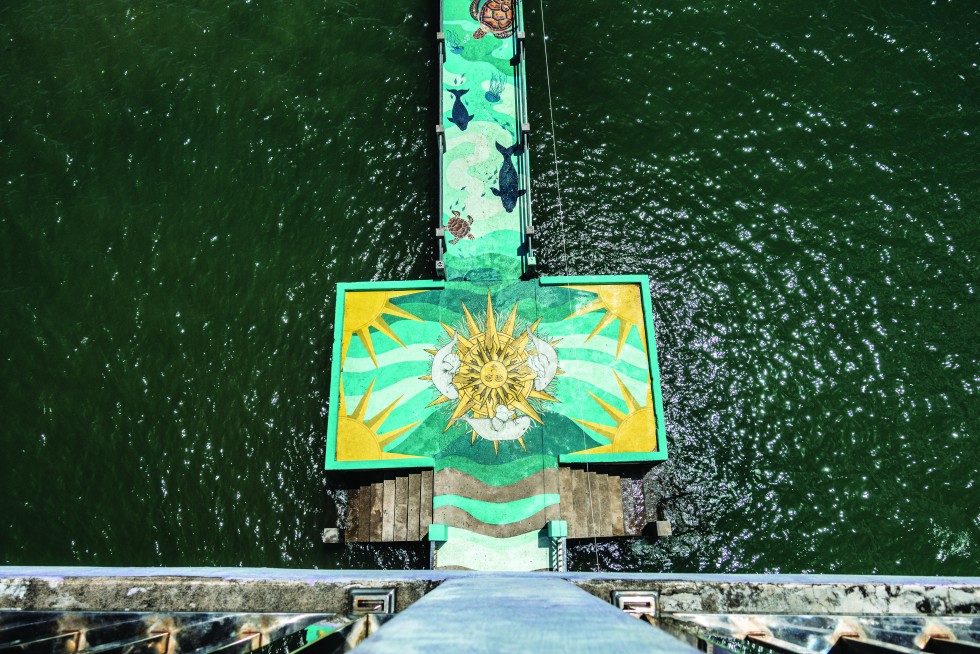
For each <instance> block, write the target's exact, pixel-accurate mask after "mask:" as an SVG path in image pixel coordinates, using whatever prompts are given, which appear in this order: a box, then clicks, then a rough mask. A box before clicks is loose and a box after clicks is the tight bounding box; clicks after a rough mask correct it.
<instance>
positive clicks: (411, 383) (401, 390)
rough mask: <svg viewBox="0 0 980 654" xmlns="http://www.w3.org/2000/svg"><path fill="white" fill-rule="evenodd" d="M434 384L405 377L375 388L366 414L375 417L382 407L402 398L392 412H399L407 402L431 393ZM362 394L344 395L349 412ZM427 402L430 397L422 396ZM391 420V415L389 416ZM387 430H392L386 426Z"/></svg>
mask: <svg viewBox="0 0 980 654" xmlns="http://www.w3.org/2000/svg"><path fill="white" fill-rule="evenodd" d="M432 390H433V389H432V384H431V383H429V382H428V381H425V380H423V379H412V378H409V379H403V380H400V381H397V382H395V383H393V384H391V385H390V386H386V387H385V388H381V389H379V388H374V389H373V390H372V391H371V400H370V401H369V402H368V407H367V413H366V414H365V415H366V416H367V417H368V418H372V417H374V416H375V415H376V414H377V413H379V412H380V411H381V410H382V409H384V408H385V407H387V406H388V405H389V404H391V403H392V402H394V401H395V400H397V399H398V398H399V397H400V398H401V402H399V403H398V408H396V409H395V412H394V413H393V414H392V415H394V414H396V413H398V411H399V409H400V408H401V407H403V406H404V405H406V404H409V403H410V402H411V401H412V400H414V399H415V398H416V397H418V396H419V395H420V394H421V393H430V392H431V391H432ZM362 397H364V396H363V394H362V395H347V396H345V397H344V403H345V404H346V405H347V412H348V413H352V412H353V411H354V407H356V406H357V403H358V402H360V401H361V398H362ZM422 399H423V400H424V401H425V403H426V404H428V403H429V400H428V398H422ZM389 420H390V416H389ZM385 429H386V430H388V431H390V430H389V429H387V427H385Z"/></svg>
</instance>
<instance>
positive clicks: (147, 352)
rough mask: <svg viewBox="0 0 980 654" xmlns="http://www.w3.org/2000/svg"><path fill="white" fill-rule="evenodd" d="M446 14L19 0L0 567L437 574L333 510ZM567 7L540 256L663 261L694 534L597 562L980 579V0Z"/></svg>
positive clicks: (5, 34)
mask: <svg viewBox="0 0 980 654" xmlns="http://www.w3.org/2000/svg"><path fill="white" fill-rule="evenodd" d="M434 4H435V3H431V2H427V1H423V0H408V1H406V2H400V3H354V2H343V3H335V2H319V3H314V2H308V1H304V0H299V1H297V2H294V3H274V2H270V1H268V0H251V2H247V1H245V0H241V1H237V2H227V1H226V2H223V3H217V2H207V1H205V2H199V3H193V4H192V5H188V4H187V3H176V2H162V1H160V0H151V1H148V2H144V3H135V4H134V3H129V2H123V1H121V0H92V1H90V2H74V1H71V2H54V1H52V0H34V1H33V2H27V1H26V0H7V1H6V2H4V3H3V4H0V339H2V343H3V349H2V351H0V354H2V356H0V380H2V381H0V384H2V387H0V397H2V400H0V402H2V403H0V410H2V414H0V415H2V423H0V425H2V436H0V446H2V452H3V455H4V457H5V459H6V468H5V471H4V473H3V474H2V475H0V534H2V535H0V563H4V564H84V565H89V564H93V565H94V564H98V565H248V566H291V567H301V566H302V567H307V566H317V567H375V566H384V567H406V566H422V565H424V560H423V557H422V555H421V552H420V551H417V550H403V549H398V548H390V547H375V548H369V547H367V546H350V547H347V548H334V549H327V548H325V547H324V546H323V545H322V544H320V543H319V542H318V541H319V536H318V534H319V531H320V529H322V528H323V527H324V526H328V525H329V524H332V522H333V520H334V516H333V511H334V508H333V507H334V499H335V498H333V497H332V496H331V495H330V494H329V493H328V492H327V490H326V488H327V480H326V478H325V475H324V473H323V472H321V470H320V467H321V462H322V459H323V448H324V433H325V428H326V413H327V410H328V406H327V388H328V384H329V370H330V365H329V364H330V360H329V357H330V353H329V344H330V342H331V335H332V331H333V324H332V319H333V310H334V284H335V283H336V282H338V281H357V280H370V279H419V278H422V277H425V276H427V275H429V274H430V270H431V268H432V264H431V243H430V236H429V234H430V233H431V228H432V221H433V220H434V218H433V217H434V215H435V211H436V196H435V193H436V177H435V175H436V158H435V152H434V143H433V140H434V138H433V134H432V132H433V130H432V126H433V125H434V124H435V122H436V120H437V116H436V109H435V102H436V68H435V65H434V59H433V54H434V51H433V48H432V45H431V41H432V38H433V33H434V31H435V28H434V26H435V23H436V21H437V16H436V9H435V7H434V6H433V5H434ZM545 9H546V18H547V22H548V32H549V55H550V58H551V66H550V68H551V82H552V90H553V96H554V97H553V99H554V103H555V104H554V107H555V120H556V124H557V155H558V165H559V172H560V179H561V182H562V207H563V209H564V211H563V217H562V216H561V215H560V214H559V211H558V193H557V186H556V176H555V173H554V170H553V168H552V166H553V162H552V151H551V144H550V143H551V142H550V123H549V114H548V95H547V91H546V85H545V69H544V65H543V51H542V40H541V28H540V22H539V21H540V12H539V11H538V8H537V5H536V3H535V2H531V3H530V4H529V5H528V6H527V10H526V14H527V19H528V25H527V30H528V38H529V53H528V57H529V67H528V74H529V93H530V99H529V104H530V107H531V110H532V115H531V120H532V124H533V127H534V129H535V130H536V131H535V132H534V134H533V135H532V136H533V140H532V151H531V165H532V176H533V186H532V192H533V194H534V207H533V210H534V213H535V215H536V221H537V224H538V228H539V231H540V238H539V240H538V248H539V258H540V260H541V264H542V269H543V272H545V273H564V272H566V271H567V272H568V273H571V274H615V273H644V274H647V275H649V276H650V277H651V279H652V290H653V298H654V313H655V315H656V320H657V336H658V349H659V351H660V368H661V372H662V383H663V395H664V405H665V411H666V419H667V428H668V443H669V448H670V453H671V459H670V461H669V462H668V463H667V464H666V465H664V466H661V467H660V468H658V469H657V470H656V471H655V472H654V474H653V475H652V476H651V480H650V483H649V484H648V490H649V494H650V498H649V499H650V500H651V502H652V501H656V500H659V501H660V502H661V505H662V507H663V510H664V511H665V512H666V514H667V515H668V516H669V517H670V518H671V520H672V521H673V523H674V528H675V534H676V535H675V536H674V537H673V538H671V539H670V540H667V541H660V542H658V543H646V542H644V541H639V540H637V541H626V542H624V543H620V544H602V543H600V544H599V547H598V548H596V547H594V546H592V545H583V546H579V547H577V548H575V549H574V551H573V553H572V554H573V557H572V562H573V564H574V565H575V566H576V567H578V568H580V569H591V568H593V567H595V566H596V564H597V563H596V562H597V560H598V565H600V566H602V567H604V568H609V569H619V570H670V571H685V570H687V571H727V572H775V571H780V572H845V573H857V572H861V573H872V572H875V573H908V574H951V575H952V574H959V575H965V574H975V573H976V571H977V569H978V564H977V560H976V559H977V552H978V551H980V489H978V488H977V487H976V486H977V482H978V480H980V470H978V469H980V454H978V451H977V448H978V443H977V439H978V431H980V430H978V425H980V410H978V403H977V391H978V388H980V365H978V362H980V346H978V344H977V338H976V330H977V326H978V324H980V308H978V302H977V298H976V286H977V282H978V273H977V257H978V256H980V227H978V225H980V223H978V209H980V187H978V184H977V168H978V156H977V152H978V148H977V136H976V132H977V130H978V128H980V120H978V119H980V92H978V66H980V50H978V41H977V34H980V9H978V8H977V6H976V4H975V3H973V2H971V1H969V0H953V1H948V2H935V3H927V2H920V1H913V0H896V1H894V2H889V3H844V2H830V3H823V4H820V3H817V4H814V3H803V2H798V1H795V2H790V1H788V0H786V1H780V2H769V3H761V2H758V3H727V4H726V3H722V2H705V3H699V4H691V3H689V2H673V1H668V2H664V3H656V4H654V3H646V4H643V3H638V2H632V3H615V4H610V3H608V2H600V1H599V0H591V1H583V2H577V3H560V4H558V3H552V2H548V3H547V4H546V7H545ZM597 555H598V556H597Z"/></svg>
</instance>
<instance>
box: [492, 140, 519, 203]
mask: <svg viewBox="0 0 980 654" xmlns="http://www.w3.org/2000/svg"><path fill="white" fill-rule="evenodd" d="M497 152H499V153H500V154H502V155H504V163H503V164H502V165H501V166H500V174H499V175H498V177H497V185H498V186H499V187H500V188H491V189H490V191H491V192H492V193H493V194H494V195H496V196H497V197H498V198H500V201H501V202H502V203H503V205H504V209H506V210H507V213H510V212H512V211H513V210H514V207H516V206H517V199H518V198H520V197H521V196H522V195H524V194H525V193H527V190H523V191H521V190H518V188H517V169H516V168H514V162H512V161H511V160H510V158H511V157H512V156H514V155H515V154H522V153H523V152H524V147H523V146H522V145H521V144H520V143H515V144H514V145H513V146H512V147H509V148H505V147H504V146H502V145H500V144H499V143H498V144H497Z"/></svg>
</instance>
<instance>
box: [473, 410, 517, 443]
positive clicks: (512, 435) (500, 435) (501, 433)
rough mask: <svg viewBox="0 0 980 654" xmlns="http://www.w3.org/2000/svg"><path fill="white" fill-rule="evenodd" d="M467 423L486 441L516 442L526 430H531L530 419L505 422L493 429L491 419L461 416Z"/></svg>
mask: <svg viewBox="0 0 980 654" xmlns="http://www.w3.org/2000/svg"><path fill="white" fill-rule="evenodd" d="M460 420H462V421H463V422H465V423H467V424H468V425H469V426H470V427H471V428H472V429H473V431H475V432H476V433H477V435H478V436H480V437H482V438H485V439H487V440H488V441H494V442H497V441H517V440H521V439H522V438H523V437H524V434H526V433H527V430H528V429H530V428H531V419H530V418H528V417H527V416H521V417H520V418H517V419H514V420H507V421H506V422H504V423H503V424H502V425H501V427H500V429H494V427H493V419H492V418H470V417H469V416H463V417H462V418H460Z"/></svg>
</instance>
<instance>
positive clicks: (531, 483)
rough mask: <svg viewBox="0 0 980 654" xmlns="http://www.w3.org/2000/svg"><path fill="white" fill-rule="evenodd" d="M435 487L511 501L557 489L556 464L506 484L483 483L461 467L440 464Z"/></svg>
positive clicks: (453, 492)
mask: <svg viewBox="0 0 980 654" xmlns="http://www.w3.org/2000/svg"><path fill="white" fill-rule="evenodd" d="M436 490H438V491H440V492H441V493H452V494H454V495H462V496H464V497H478V498H480V499H481V500H486V501H487V502H513V501H514V500H519V499H523V498H525V497H531V496H532V495H540V494H542V493H548V492H554V491H556V490H558V468H557V467H554V468H545V469H544V470H539V471H537V472H536V473H534V474H533V475H531V476H530V477H527V478H526V479H521V480H519V481H516V482H514V483H513V484H508V485H506V486H491V485H489V484H484V483H483V482H482V481H480V480H479V479H477V478H475V477H473V476H472V475H468V474H466V473H465V472H463V471H461V470H456V469H455V468H444V469H442V470H438V471H437V472H436ZM525 531H527V530H525Z"/></svg>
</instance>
